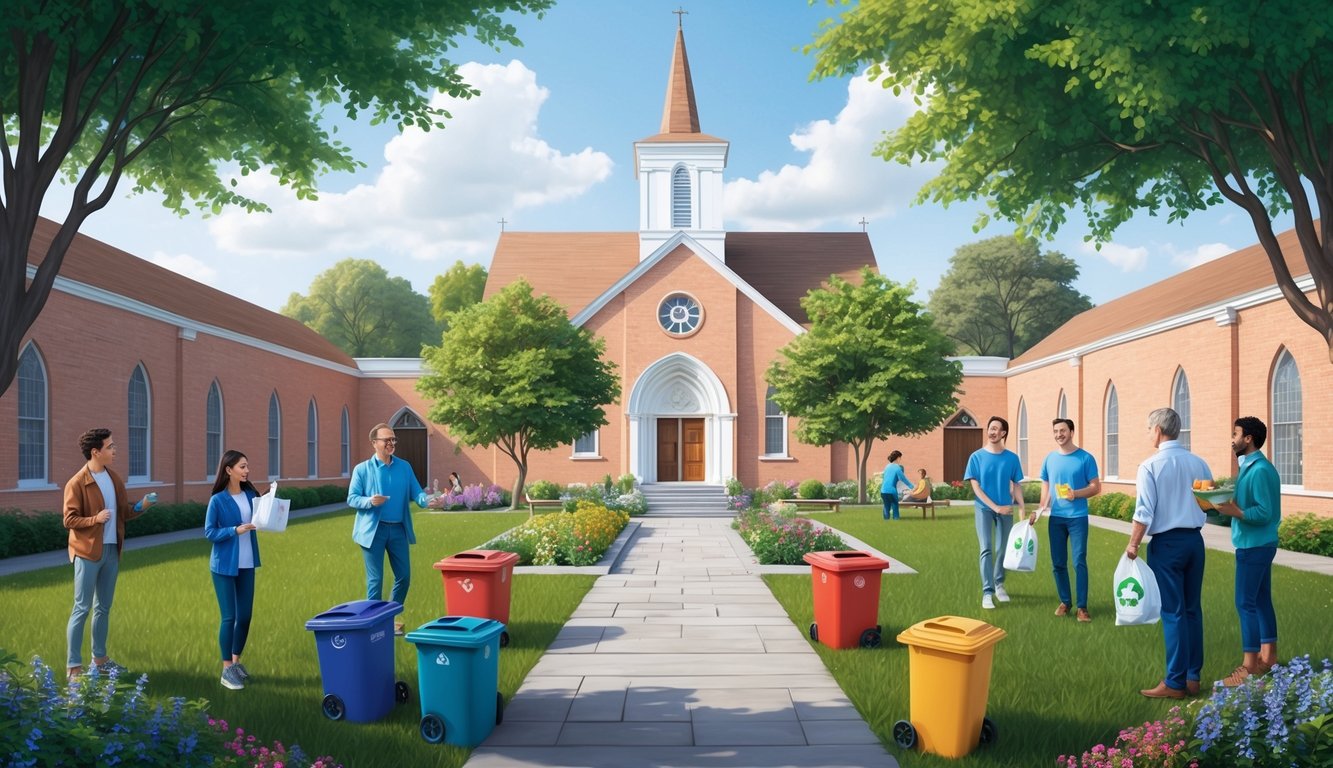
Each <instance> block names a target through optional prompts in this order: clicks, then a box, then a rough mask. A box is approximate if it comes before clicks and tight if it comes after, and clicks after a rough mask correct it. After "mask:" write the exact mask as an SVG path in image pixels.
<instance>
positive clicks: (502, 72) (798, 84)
mask: <svg viewBox="0 0 1333 768" xmlns="http://www.w3.org/2000/svg"><path fill="white" fill-rule="evenodd" d="M680 6H681V4H680V3H679V0H675V1H674V2H663V1H662V0H635V1H634V2H624V1H623V0H566V2H563V3H560V4H558V5H557V6H556V7H555V8H554V9H553V10H552V11H550V12H549V13H548V14H547V15H546V17H545V18H543V19H536V18H534V17H530V16H528V17H523V16H520V17H516V18H515V23H516V24H517V26H518V28H519V37H520V38H521V39H522V40H523V41H524V46H523V47H521V48H506V49H505V50H501V51H498V52H497V51H494V50H491V49H488V48H485V47H483V46H480V45H477V44H475V43H472V42H470V41H460V46H459V48H457V49H455V50H454V52H453V55H452V56H451V58H452V60H453V61H455V62H460V63H463V62H466V64H464V68H465V72H466V75H467V77H468V79H469V81H470V82H472V83H473V84H474V85H478V86H479V87H480V88H481V89H482V95H481V96H479V97H477V98H475V99H472V100H470V101H467V102H460V103H449V104H447V106H448V108H449V110H450V111H451V112H452V113H453V115H454V119H453V120H452V121H451V122H450V123H449V125H448V127H446V128H445V129H444V130H436V131H431V132H429V133H421V132H418V131H415V130H413V131H408V132H405V133H403V134H399V132H398V131H397V130H396V129H393V128H391V127H385V126H380V127H370V126H368V125H355V124H346V123H345V122H344V123H343V124H341V125H339V126H338V128H339V136H340V137H341V138H342V139H343V140H344V141H346V142H347V143H349V144H350V145H351V146H352V147H353V148H354V150H355V151H356V153H357V155H358V157H359V158H360V159H361V160H362V161H364V162H365V163H366V164H367V166H368V167H367V168H365V169H363V170H362V171H360V172H358V173H356V174H346V175H336V176H329V177H326V178H325V179H324V180H323V181H322V182H321V197H320V200H318V201H315V202H308V201H301V202H298V201H296V200H295V199H294V198H293V197H292V196H291V195H290V194H289V193H287V192H286V191H285V190H282V189H281V188H278V187H276V185H274V184H272V183H270V182H269V181H268V180H267V177H265V176H260V177H259V178H256V177H255V176H250V177H247V178H246V179H244V180H243V181H242V183H243V184H244V185H245V189H246V190H247V191H248V192H249V193H251V194H253V195H255V196H257V197H258V198H260V199H263V200H265V201H266V202H268V203H269V204H270V205H271V206H272V207H273V209H274V213H273V214H246V213H244V212H241V211H230V212H226V213H224V214H222V215H221V216H218V217H213V218H203V217H200V216H198V215H193V214H192V215H190V216H187V217H185V218H180V217H177V216H175V215H173V214H171V213H170V212H168V211H167V210H166V209H164V208H162V207H161V205H160V201H159V199H158V198H157V197H156V196H153V195H145V196H140V197H136V198H129V197H127V198H125V199H119V200H116V201H113V202H112V203H111V205H109V206H108V207H107V208H106V209H105V210H103V211H102V212H99V213H97V214H95V215H94V216H93V217H92V218H91V219H89V221H88V222H87V223H86V224H85V225H84V228H83V232H84V233H86V234H88V235H91V236H93V237H96V238H98V239H101V240H104V241H106V242H108V243H111V244H112V245H115V246H117V247H119V248H122V249H124V250H127V251H129V252H131V253H134V254H136V255H139V256H141V257H143V258H146V259H149V260H152V261H154V262H156V263H159V264H161V265H163V266H166V267H168V268H171V269H174V270H176V271H178V272H181V273H183V274H186V275H188V276H190V277H193V278H194V279H197V280H200V281H201V282H205V283H208V284H210V285H213V286H215V287H217V288H219V289H221V290H224V291H226V292H228V293H231V294H234V295H236V296H239V297H241V298H244V299H246V300H249V301H252V302H254V303H256V304H259V305H261V306H264V307H267V308H270V309H278V308H279V307H280V306H281V305H282V304H283V303H284V302H285V301H286V299H287V297H288V295H289V294H290V293H291V292H293V291H297V292H304V291H305V290H306V289H307V288H308V286H309V284H310V281H311V280H312V279H313V278H314V277H315V275H317V274H318V273H319V272H321V271H323V270H325V269H327V268H328V267H330V266H332V265H333V264H334V263H336V262H337V261H339V260H341V259H344V258H349V257H355V258H369V259H374V260H377V261H379V262H380V263H382V264H383V265H384V266H385V268H386V269H387V270H388V271H389V272H390V273H391V274H393V275H395V276H402V277H406V278H408V279H409V280H411V281H412V283H413V285H414V286H415V287H416V289H417V290H418V291H421V292H422V293H425V292H426V289H427V287H428V286H429V285H430V283H431V282H432V281H433V280H434V278H435V276H436V275H437V274H439V273H441V272H443V271H444V270H445V269H447V268H448V267H449V266H450V265H451V264H453V262H454V261H455V260H456V259H462V260H463V261H466V262H469V263H480V264H483V265H488V264H489V261H490V255H491V251H492V250H493V249H494V246H495V239H496V237H497V235H498V233H499V229H500V225H499V224H498V221H499V220H500V219H501V218H504V219H506V220H507V221H508V222H509V223H508V224H507V226H508V228H509V229H511V230H521V231H632V230H634V229H636V228H637V226H638V213H637V205H638V187H637V182H636V180H635V178H634V157H633V142H634V141H635V140H637V139H641V138H644V137H647V136H650V135H652V134H655V133H657V131H658V125H659V123H660V120H661V115H662V104H663V97H664V93H665V88H666V79H667V72H668V66H669V64H670V60H671V51H672V45H673V41H674V35H675V29H676V18H677V17H676V16H675V15H673V14H672V11H673V10H674V9H676V8H677V7H680ZM684 7H685V10H687V11H688V13H687V14H686V15H685V16H684V29H685V41H686V46H687V49H688V53H689V60H690V67H691V71H692V74H693V80H694V87H695V94H696V97H697V101H698V106H699V117H700V123H701V127H702V130H703V131H704V132H705V133H709V134H712V135H714V136H719V137H721V138H724V139H727V140H728V141H730V142H731V147H730V155H729V164H728V169H727V173H726V180H727V186H726V193H725V194H726V211H727V213H726V226H727V229H728V230H730V231H747V230H748V231H766V230H775V229H794V230H826V231H854V230H856V229H859V228H860V226H861V225H860V224H859V223H858V222H859V221H860V220H861V219H862V218H863V217H864V218H865V219H866V220H867V221H868V224H867V231H868V232H869V233H870V236H871V240H872V243H873V245H874V248H875V253H876V255H877V259H878V262H879V268H880V270H881V271H882V272H884V273H885V274H886V275H888V276H889V277H891V278H893V279H895V280H898V281H901V282H906V281H908V280H915V281H916V283H917V286H918V293H919V298H920V299H921V300H923V301H924V300H925V299H926V297H927V295H928V292H929V291H930V290H931V289H933V288H934V287H935V286H936V285H937V284H938V282H939V279H940V276H941V275H942V274H943V273H944V272H945V270H946V269H947V268H948V260H949V257H950V256H951V255H952V254H953V252H954V250H955V249H956V248H958V247H959V246H960V245H964V244H966V243H970V242H974V241H976V240H978V239H981V238H984V237H989V236H993V235H999V234H1006V233H1008V232H1011V231H1012V225H1010V224H1008V223H1007V222H996V223H993V224H991V225H990V226H989V227H988V228H987V229H985V230H983V231H982V232H979V233H978V232H974V231H973V229H972V226H973V222H974V221H975V219H976V216H977V213H978V211H979V210H980V206H979V205H955V206H952V207H950V208H948V209H944V208H941V207H939V206H935V205H922V206H912V205H911V204H910V203H911V200H912V199H913V198H914V196H915V193H916V191H917V189H918V188H919V187H920V186H921V184H922V183H923V182H924V181H925V180H927V179H928V178H930V176H931V175H932V169H931V168H929V167H905V166H900V165H897V164H889V163H886V162H884V161H883V160H881V159H879V158H876V157H873V156H871V154H870V152H871V148H872V147H873V145H874V143H875V142H876V140H877V138H878V136H879V135H880V133H881V132H882V131H883V130H885V129H891V128H894V127H896V126H897V125H900V124H901V123H902V121H903V120H904V119H906V117H907V115H908V114H910V110H911V109H912V108H913V107H912V105H911V104H910V102H908V101H905V100H903V99H899V98H895V97H893V96H892V94H891V93H889V92H886V91H884V90H883V89H882V88H880V87H879V86H878V85H877V84H872V83H868V82H866V81H865V80H864V79H861V78H846V79H841V80H824V81H819V82H811V81H810V80H809V73H810V70H811V68H812V64H813V60H812V58H811V57H810V56H807V55H805V54H802V53H801V52H800V47H801V46H802V45H804V44H805V43H808V42H810V41H811V39H812V38H813V36H814V34H815V33H816V31H817V30H818V29H819V25H820V23H821V21H823V20H824V19H826V18H828V17H830V16H831V15H833V14H834V13H836V12H837V11H838V10H839V8H836V7H829V6H826V5H823V4H818V5H814V6H811V5H809V4H807V3H806V2H805V1H804V0H695V2H693V3H689V4H685V5H684ZM337 112H338V110H337V109H331V110H330V114H337ZM59 197H60V196H59V195H54V196H52V198H51V199H50V200H49V201H48V205H47V207H46V208H45V209H44V212H45V213H46V214H47V215H49V216H53V217H59V216H60V215H61V211H62V204H61V203H60V201H59ZM1281 226H1282V227H1285V226H1289V224H1281ZM1085 233H1086V229H1085V227H1084V226H1083V224H1082V222H1080V221H1079V220H1078V218H1077V217H1076V216H1071V220H1070V223H1069V224H1067V225H1066V227H1065V229H1063V230H1061V232H1060V233H1059V235H1058V236H1057V237H1056V239H1055V240H1054V241H1053V242H1051V243H1049V244H1048V245H1047V247H1048V248H1051V249H1054V250H1059V251H1061V252H1063V253H1065V254H1066V255H1068V256H1071V257H1073V258H1075V259H1076V260H1077V261H1078V262H1079V265H1080V268H1081V276H1080V278H1079V281H1078V284H1077V287H1078V288H1079V289H1080V290H1082V291H1083V292H1084V293H1086V294H1088V295H1089V296H1091V297H1092V299H1093V301H1094V302H1098V303H1100V302H1104V301H1107V300H1110V299H1113V298H1115V297H1117V296H1120V295H1122V294H1124V293H1127V292H1129V291H1132V290H1135V289H1137V288H1141V287H1143V286H1145V285H1148V284H1150V283H1152V282H1155V281H1157V280H1160V279H1162V278H1164V277H1166V276H1168V275H1171V274H1175V273H1176V272H1179V271H1181V270H1182V269H1186V268H1188V267H1189V266H1192V265H1194V264H1197V263H1199V262H1200V261H1201V260H1206V259H1208V258H1216V257H1217V256H1221V255H1224V254H1226V253H1228V252H1230V251H1232V250H1235V249H1237V248H1241V247H1244V246H1247V245H1250V244H1251V243H1253V242H1254V241H1255V239H1256V238H1255V236H1254V232H1253V230H1252V229H1251V228H1250V227H1249V225H1248V222H1247V220H1246V218H1245V217H1244V216H1243V215H1241V214H1240V213H1239V211H1238V210H1235V209H1233V208H1232V207H1229V206H1222V207H1217V208H1215V209H1213V210H1210V211H1206V212H1204V213H1202V214H1196V215H1195V216H1193V217H1191V218H1190V219H1189V220H1187V221H1186V222H1185V223H1184V224H1183V225H1182V224H1167V223H1166V221H1165V220H1164V219H1153V218H1150V217H1147V216H1141V217H1139V218H1137V219H1135V220H1134V221H1132V222H1130V223H1129V224H1127V225H1126V226H1124V227H1122V228H1121V230H1120V231H1119V232H1117V233H1116V236H1115V238H1114V241H1113V242H1112V243H1110V244H1108V245H1107V246H1105V247H1104V248H1103V249H1102V251H1101V252H1096V251H1094V250H1092V249H1091V248H1090V247H1089V246H1088V245H1087V244H1085V243H1084V242H1083V236H1084V235H1085ZM575 266H576V265H575Z"/></svg>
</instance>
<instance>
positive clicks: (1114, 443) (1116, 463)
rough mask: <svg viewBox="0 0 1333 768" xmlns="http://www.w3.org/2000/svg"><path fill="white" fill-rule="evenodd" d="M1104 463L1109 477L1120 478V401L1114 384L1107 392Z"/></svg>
mask: <svg viewBox="0 0 1333 768" xmlns="http://www.w3.org/2000/svg"><path fill="white" fill-rule="evenodd" d="M1102 462H1103V463H1104V464H1105V465H1106V466H1105V467H1104V469H1105V471H1106V475H1107V477H1119V476H1120V399H1119V398H1117V397H1116V394H1115V385H1114V384H1112V385H1111V386H1110V387H1108V388H1107V390H1106V455H1105V456H1103V457H1102Z"/></svg>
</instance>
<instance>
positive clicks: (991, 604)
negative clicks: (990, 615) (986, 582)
mask: <svg viewBox="0 0 1333 768" xmlns="http://www.w3.org/2000/svg"><path fill="white" fill-rule="evenodd" d="M981 607H982V608H985V609H986V610H988V611H989V610H991V609H993V608H995V598H993V597H991V596H990V595H988V594H987V595H982V596H981Z"/></svg>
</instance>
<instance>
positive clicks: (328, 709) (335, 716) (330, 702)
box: [323, 693, 347, 720]
mask: <svg viewBox="0 0 1333 768" xmlns="http://www.w3.org/2000/svg"><path fill="white" fill-rule="evenodd" d="M323 707H324V716H325V717H327V718H328V719H330V720H341V719H343V716H344V715H346V714H347V708H346V707H344V706H343V700H342V699H340V698H338V697H337V696H334V695H333V694H331V693H330V694H329V695H328V696H325V697H324V702H323Z"/></svg>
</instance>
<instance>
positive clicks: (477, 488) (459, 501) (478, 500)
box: [427, 483, 509, 510]
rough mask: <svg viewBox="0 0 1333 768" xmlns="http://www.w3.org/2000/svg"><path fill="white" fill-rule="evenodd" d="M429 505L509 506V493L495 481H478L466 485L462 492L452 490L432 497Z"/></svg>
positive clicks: (436, 507)
mask: <svg viewBox="0 0 1333 768" xmlns="http://www.w3.org/2000/svg"><path fill="white" fill-rule="evenodd" d="M427 506H428V507H429V508H430V509H472V510H475V509H495V508H496V507H507V506H509V493H508V492H507V491H505V489H503V488H501V487H500V486H498V485H496V484H495V483H491V484H490V485H487V486H482V485H481V484H480V483H478V484H475V485H468V486H464V487H463V492H462V493H454V492H453V491H452V490H450V491H447V492H445V493H442V494H440V495H439V496H436V497H435V498H433V499H431V500H430V502H429V503H428V504H427Z"/></svg>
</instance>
